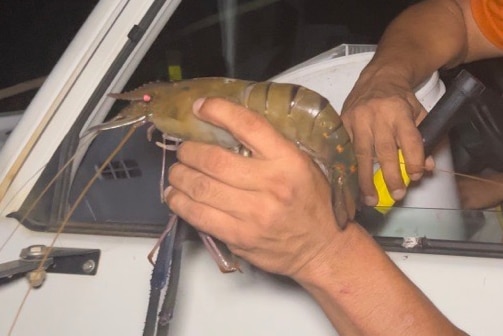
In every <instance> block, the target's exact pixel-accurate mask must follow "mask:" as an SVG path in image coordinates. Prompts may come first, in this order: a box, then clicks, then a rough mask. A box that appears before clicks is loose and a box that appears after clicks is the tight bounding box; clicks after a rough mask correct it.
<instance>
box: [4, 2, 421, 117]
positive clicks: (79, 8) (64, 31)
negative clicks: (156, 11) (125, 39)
mask: <svg viewBox="0 0 503 336" xmlns="http://www.w3.org/2000/svg"><path fill="white" fill-rule="evenodd" d="M246 1H247V0H241V1H240V3H244V2H246ZM249 1H251V0H249ZM97 2H98V0H1V1H0V32H1V34H0V50H1V52H0V89H1V88H5V87H8V86H11V85H14V84H18V83H20V82H23V81H27V80H30V79H34V78H38V77H41V76H46V75H47V74H48V73H49V72H50V71H51V69H52V67H53V66H54V64H55V63H56V61H57V60H58V59H59V57H60V56H61V54H62V53H63V52H64V50H65V48H66V46H67V45H68V44H69V43H70V41H71V40H72V38H73V36H74V35H75V33H76V32H77V31H78V29H79V28H80V26H81V25H82V23H83V22H84V21H85V19H86V18H87V16H88V15H89V13H90V12H91V11H92V9H93V8H94V6H95V5H96V3H97ZM413 2H415V1H412V0H409V1H407V0H388V1H385V2H384V1H383V2H381V1H375V0H339V1H337V0H285V1H281V2H278V3H277V4H275V6H276V7H278V6H280V7H281V9H280V10H276V13H279V14H280V16H283V17H280V18H279V19H280V20H282V21H283V23H284V25H286V26H288V25H293V24H294V23H293V22H296V23H295V24H298V23H299V22H302V23H306V24H315V25H316V24H332V25H334V24H335V25H341V26H344V27H347V30H348V32H349V35H348V36H349V37H348V38H349V39H351V38H354V39H355V40H354V41H353V42H352V41H345V42H347V43H375V42H377V39H378V38H379V36H380V34H381V33H382V31H383V29H384V28H385V26H386V25H387V24H388V23H389V21H390V20H391V19H392V18H393V17H394V16H395V15H397V14H398V13H399V12H400V11H401V10H403V9H404V8H405V7H406V6H408V5H410V4H411V3H413ZM216 3H217V2H216V0H214V1H210V0H204V3H203V4H202V3H201V0H184V1H182V7H183V8H184V11H185V13H188V15H187V14H184V18H183V19H182V20H179V21H176V19H174V20H173V23H172V25H173V27H174V30H176V29H180V28H183V26H185V25H187V24H189V23H190V22H192V21H197V20H200V19H201V18H204V16H207V15H211V14H214V11H215V8H216V7H217V6H216ZM273 7H274V6H269V7H267V8H265V9H264V10H263V12H260V11H257V12H255V14H249V15H256V16H260V17H256V18H254V19H253V18H252V19H250V18H249V16H248V18H243V20H242V21H243V22H245V21H246V20H249V21H251V22H253V21H255V23H256V22H260V26H257V28H256V29H253V30H251V29H249V26H246V25H245V24H244V23H243V24H242V25H243V26H244V29H243V32H244V33H240V39H241V40H240V41H241V46H243V47H242V48H244V49H242V50H238V54H241V55H245V56H248V54H250V53H251V52H254V51H260V50H259V49H260V48H261V46H258V47H250V46H255V45H257V44H256V43H255V42H253V40H252V39H253V38H254V35H258V34H259V33H260V30H263V31H264V32H265V33H264V34H273V33H272V30H268V29H269V28H268V26H267V25H269V26H271V25H273V24H274V23H271V22H273V21H275V20H276V19H277V18H276V17H275V16H274V15H272V14H271V11H272V10H274V8H273ZM285 9H286V10H285ZM288 9H290V11H288ZM179 11H180V12H181V11H182V9H180V10H179ZM287 13H288V14H287ZM291 13H293V15H291V16H290V14H291ZM198 15H199V16H198ZM264 17H269V18H272V21H268V22H265V21H264V20H263V19H264ZM261 20H263V21H264V22H261ZM176 25H178V27H175V26H176ZM276 26H278V24H277V23H276ZM276 31H278V32H279V33H276V34H277V37H274V40H273V38H272V37H269V36H266V37H260V36H259V42H258V43H266V42H264V41H266V40H271V41H272V42H271V43H278V41H280V42H281V41H282V40H286V39H290V40H294V38H292V35H294V34H295V33H296V32H295V31H292V30H291V28H284V29H283V30H282V29H281V28H276ZM297 33H298V32H297ZM218 34H220V33H218ZM196 35H197V34H196ZM192 38H194V41H186V42H185V45H182V48H188V49H184V50H182V51H183V52H184V53H185V55H186V60H187V62H189V60H190V58H193V60H192V64H193V65H195V66H197V65H202V64H205V63H207V64H208V65H209V66H212V67H215V65H214V64H212V63H211V59H208V57H206V58H202V56H200V55H194V53H199V51H198V50H193V49H191V48H192V47H193V45H194V44H195V43H196V42H198V41H197V40H196V39H197V36H194V37H192V36H191V37H189V39H192ZM297 40H298V37H297ZM250 41H252V43H251V44H250ZM307 41H308V42H310V39H309V38H308V39H307ZM297 42H298V41H297ZM328 43H330V42H328ZM203 44H204V43H203ZM314 47H317V46H316V45H315V46H314ZM319 47H320V46H319ZM321 47H323V48H325V46H323V45H322V46H321ZM253 48H257V49H258V50H253ZM300 49H301V48H300ZM307 49H309V48H307ZM311 51H313V50H311ZM216 52H218V51H216ZM203 54H204V53H203ZM305 56H307V55H299V57H305ZM197 57H199V58H197ZM213 62H214V63H217V62H218V60H214V61H213ZM270 67H271V69H272V70H275V69H280V66H279V65H277V64H274V63H273V64H271V65H270ZM271 69H266V70H267V71H271ZM266 70H264V71H266ZM200 74H203V75H204V74H205V72H204V69H203V70H201V72H200ZM265 75H266V73H265V72H264V74H263V76H265ZM34 93H35V92H31V93H29V94H25V95H21V96H20V97H17V96H16V97H13V98H9V99H3V100H0V112H1V111H8V110H13V109H14V110H15V109H20V108H24V107H23V106H25V105H27V102H29V100H30V99H31V97H32V96H33V94H34Z"/></svg>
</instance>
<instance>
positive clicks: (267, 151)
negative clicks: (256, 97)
mask: <svg viewBox="0 0 503 336" xmlns="http://www.w3.org/2000/svg"><path fill="white" fill-rule="evenodd" d="M193 110H194V114H195V115H196V116H197V117H199V118H200V119H202V120H204V121H207V122H210V123H212V124H214V125H215V126H219V127H222V128H225V129H227V130H228V131H229V132H231V133H232V135H234V137H235V138H236V139H237V140H238V141H239V142H240V143H241V144H243V145H244V146H245V147H246V148H248V149H249V150H251V151H252V153H254V155H256V156H257V155H258V156H259V157H264V158H271V157H277V156H278V155H280V153H279V152H280V150H281V149H283V148H285V147H284V146H287V148H291V147H292V145H293V143H291V142H290V141H288V140H287V139H286V138H284V137H283V136H282V135H281V134H280V133H278V132H277V131H276V130H275V129H274V128H273V127H272V126H271V124H270V123H269V122H268V121H267V120H266V119H265V118H264V117H263V116H261V115H259V114H258V113H255V112H252V111H251V110H249V109H247V108H246V107H244V106H242V105H239V104H235V103H232V102H230V101H227V100H225V99H221V98H205V99H198V100H197V101H196V102H195V103H194V106H193Z"/></svg>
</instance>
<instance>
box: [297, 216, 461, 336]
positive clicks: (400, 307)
mask: <svg viewBox="0 0 503 336" xmlns="http://www.w3.org/2000/svg"><path fill="white" fill-rule="evenodd" d="M296 280H297V281H298V282H299V283H300V284H301V285H302V286H303V287H304V288H305V289H306V290H307V291H308V292H309V293H310V294H311V295H312V296H313V297H314V298H315V299H316V300H317V301H318V303H319V304H320V305H321V307H322V308H323V310H324V311H325V313H326V315H327V316H328V318H329V319H330V320H331V321H332V323H333V325H334V326H335V327H336V328H337V331H338V332H339V333H340V334H341V335H465V334H464V333H463V332H462V331H460V330H459V329H457V328H456V327H455V326H454V325H453V324H452V323H450V322H449V320H448V319H447V318H446V317H445V316H444V315H442V313H441V312H440V311H439V310H438V309H437V308H436V307H435V306H434V305H433V304H432V303H431V302H430V301H429V300H428V298H427V297H426V296H425V295H424V294H423V293H422V292H421V291H420V290H419V289H418V288H417V287H416V286H415V285H414V284H413V283H412V282H411V281H410V280H408V279H407V277H406V276H405V275H404V274H403V273H402V272H401V271H400V270H399V269H398V268H397V267H396V266H395V265H394V263H393V262H392V261H391V260H390V259H389V258H388V256H387V255H386V254H385V253H384V252H383V251H382V250H381V249H380V247H379V246H378V245H377V244H376V243H375V241H374V240H373V239H372V238H371V237H370V236H369V235H368V234H367V233H366V232H365V231H364V230H363V229H362V228H361V227H360V226H359V225H357V224H351V225H349V227H348V228H347V229H346V231H344V233H342V234H341V240H340V241H334V244H333V245H332V248H331V250H330V251H328V250H327V251H326V253H325V254H324V256H320V258H319V259H318V260H317V261H316V262H312V263H311V265H308V266H306V268H305V269H304V270H303V271H302V274H299V275H298V276H297V277H296Z"/></svg>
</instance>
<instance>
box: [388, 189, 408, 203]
mask: <svg viewBox="0 0 503 336" xmlns="http://www.w3.org/2000/svg"><path fill="white" fill-rule="evenodd" d="M404 196H405V189H396V190H393V191H392V192H391V197H393V199H394V200H395V201H400V200H401V199H402V198H403V197H404Z"/></svg>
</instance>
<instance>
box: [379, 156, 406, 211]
mask: <svg viewBox="0 0 503 336" xmlns="http://www.w3.org/2000/svg"><path fill="white" fill-rule="evenodd" d="M398 162H399V163H400V172H401V174H402V179H403V182H404V183H405V186H406V187H407V186H408V185H409V183H410V178H409V175H408V174H407V171H406V170H405V160H404V159H403V154H402V151H401V150H400V149H399V150H398ZM374 185H375V187H376V189H377V197H379V202H378V203H377V205H376V210H377V211H379V212H381V213H383V214H385V213H387V212H388V211H389V209H390V208H391V207H392V206H393V204H395V200H394V199H393V197H391V195H390V193H389V190H388V187H387V186H386V183H385V182H384V176H383V174H382V169H381V168H379V169H378V170H377V171H376V172H375V174H374Z"/></svg>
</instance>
